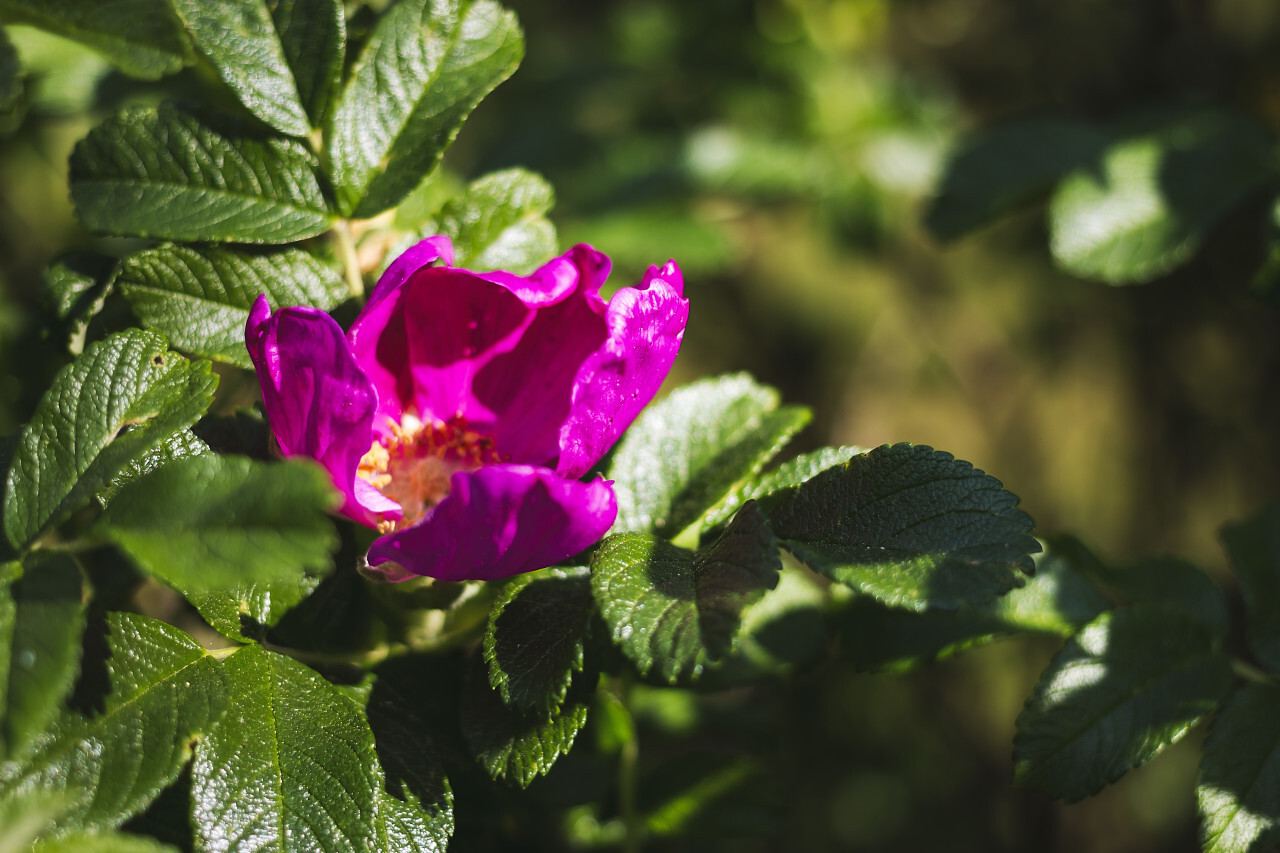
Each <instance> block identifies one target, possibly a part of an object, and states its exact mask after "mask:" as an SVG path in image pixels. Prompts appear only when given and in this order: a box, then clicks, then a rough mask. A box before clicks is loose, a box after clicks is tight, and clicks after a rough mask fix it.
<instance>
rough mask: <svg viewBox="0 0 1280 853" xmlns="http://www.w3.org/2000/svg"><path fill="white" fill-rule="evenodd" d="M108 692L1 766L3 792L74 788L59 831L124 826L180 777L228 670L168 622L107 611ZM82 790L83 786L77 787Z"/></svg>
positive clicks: (219, 705)
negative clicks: (27, 751)
mask: <svg viewBox="0 0 1280 853" xmlns="http://www.w3.org/2000/svg"><path fill="white" fill-rule="evenodd" d="M106 623H107V644H108V646H109V651H108V652H107V653H106V656H105V661H104V660H100V659H99V660H96V661H94V662H93V663H92V664H89V663H86V666H90V665H92V666H93V667H105V669H106V673H107V679H108V682H109V687H108V690H107V692H106V693H105V696H100V697H99V696H91V697H82V701H85V702H88V703H89V704H93V703H95V702H98V701H100V702H101V703H102V704H101V710H100V711H98V712H96V713H91V714H87V715H86V714H84V713H80V712H76V711H69V712H66V713H64V714H63V715H62V716H61V717H60V718H59V719H58V720H57V721H56V722H55V724H54V726H53V727H52V729H50V730H49V731H48V732H47V733H46V734H45V735H44V736H43V737H41V738H40V739H39V741H38V742H37V743H36V745H35V749H34V751H33V752H32V754H31V755H30V756H29V757H27V758H26V759H25V760H23V761H21V762H8V763H6V764H3V765H0V798H5V797H10V796H13V795H14V794H15V793H16V792H19V791H46V792H49V793H51V794H60V793H63V792H67V793H68V794H69V796H71V797H73V799H69V800H68V808H67V810H66V812H65V813H64V814H62V815H61V816H60V817H59V819H58V823H57V828H58V832H59V833H60V834H61V833H68V832H73V831H76V830H99V829H109V828H112V827H115V826H118V825H119V824H120V823H122V822H124V821H125V820H127V819H128V818H129V817H130V816H132V815H134V814H136V813H137V812H139V811H141V810H142V809H143V808H144V807H145V806H146V805H147V803H149V802H150V801H151V800H152V798H154V797H155V796H156V794H157V793H159V791H160V790H161V789H162V788H164V786H165V785H167V784H169V783H170V782H172V781H173V779H174V778H175V777H177V775H178V772H179V771H180V770H181V769H182V766H183V765H184V764H186V763H187V760H188V759H189V758H190V757H191V745H192V741H193V740H194V739H196V738H198V737H199V736H201V735H202V734H204V733H205V732H207V731H209V729H210V728H211V727H212V726H213V724H214V723H215V722H216V721H217V719H218V717H219V716H221V714H222V711H223V709H224V707H225V703H226V695H225V689H224V684H223V678H222V675H221V673H220V672H219V668H218V666H217V664H216V663H215V662H214V660H213V658H211V657H209V656H208V655H207V654H206V653H205V651H204V649H202V648H201V647H200V646H199V644H198V643H196V641H195V640H193V639H191V637H189V636H187V635H186V634H185V633H183V632H182V631H179V630H178V629H177V628H173V627H171V626H169V625H166V624H164V623H163V622H158V621H156V620H154V619H148V618H147V617H145V616H136V615H134V614H130V613H111V614H108V616H107V620H106ZM80 794H82V795H80Z"/></svg>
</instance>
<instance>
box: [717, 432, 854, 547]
mask: <svg viewBox="0 0 1280 853" xmlns="http://www.w3.org/2000/svg"><path fill="white" fill-rule="evenodd" d="M861 453H866V451H865V450H863V449H862V448H860V447H823V448H819V449H818V450H815V451H813V452H811V453H802V454H800V455H799V456H797V457H795V458H794V459H789V460H787V461H786V462H783V463H782V464H781V465H779V466H778V467H777V468H774V469H773V470H772V471H766V472H765V473H763V474H761V475H760V477H759V478H758V479H756V480H755V481H754V482H746V483H743V484H742V485H741V486H740V487H739V488H735V489H734V490H733V492H732V493H731V494H730V495H729V497H728V498H726V499H725V500H723V501H721V502H720V503H719V504H718V505H717V506H716V508H715V509H714V510H712V511H711V512H709V513H708V514H707V518H706V522H705V525H706V527H707V528H712V527H715V526H717V525H720V524H723V523H724V522H726V521H728V520H729V519H730V518H732V517H733V514H734V513H735V512H737V511H738V507H740V506H742V504H743V503H745V502H746V501H748V500H759V499H760V498H764V497H767V496H769V495H771V494H773V493H774V492H780V491H782V490H783V489H785V488H788V487H789V486H798V485H800V484H801V483H803V482H804V481H805V480H809V479H811V478H813V477H815V476H817V475H818V474H820V473H822V472H823V471H825V470H827V469H828V468H834V467H835V466H836V465H839V464H840V463H841V462H848V461H849V459H850V458H851V457H853V456H857V455H859V454H861Z"/></svg>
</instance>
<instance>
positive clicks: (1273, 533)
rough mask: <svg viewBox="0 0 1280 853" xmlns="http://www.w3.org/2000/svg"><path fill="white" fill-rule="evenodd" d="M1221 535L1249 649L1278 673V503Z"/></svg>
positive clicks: (1279, 573)
mask: <svg viewBox="0 0 1280 853" xmlns="http://www.w3.org/2000/svg"><path fill="white" fill-rule="evenodd" d="M1221 535H1222V541H1223V542H1224V543H1225V544H1226V546H1227V552H1228V553H1229V554H1230V555H1231V562H1232V564H1233V565H1234V566H1235V569H1236V577H1237V578H1239V580H1240V592H1241V593H1242V594H1243V595H1244V603H1245V607H1247V608H1248V622H1247V625H1248V629H1249V648H1250V650H1251V651H1252V652H1253V655H1254V657H1256V658H1257V659H1258V661H1259V662H1260V663H1262V664H1263V665H1264V666H1266V667H1268V668H1269V669H1270V670H1271V671H1272V672H1278V673H1280V503H1273V504H1270V505H1269V506H1268V507H1267V508H1266V509H1264V510H1263V511H1262V512H1261V513H1259V514H1258V515H1256V516H1254V517H1253V518H1251V519H1249V520H1248V521H1244V522H1240V523H1238V524H1229V525H1227V526H1226V527H1224V528H1222V534H1221Z"/></svg>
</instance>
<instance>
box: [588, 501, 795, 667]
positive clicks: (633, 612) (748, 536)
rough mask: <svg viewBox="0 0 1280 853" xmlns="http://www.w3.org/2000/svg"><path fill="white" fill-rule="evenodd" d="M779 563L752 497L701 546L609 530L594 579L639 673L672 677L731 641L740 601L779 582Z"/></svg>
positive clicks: (714, 656) (607, 617)
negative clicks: (689, 548) (714, 537)
mask: <svg viewBox="0 0 1280 853" xmlns="http://www.w3.org/2000/svg"><path fill="white" fill-rule="evenodd" d="M781 566H782V563H781V560H780V559H779V557H778V550H777V547H776V545H775V544H774V540H773V534H772V533H770V531H769V524H768V522H766V521H765V519H764V516H763V515H762V514H761V513H760V509H759V507H758V505H757V504H755V503H748V504H747V505H746V506H744V507H743V508H742V509H741V510H740V511H739V512H738V514H737V515H736V516H734V519H733V521H732V522H730V524H729V526H728V527H727V528H726V529H725V531H724V533H722V534H721V535H720V537H719V538H718V539H717V540H716V541H715V542H714V543H713V544H712V545H711V546H710V547H708V548H706V549H704V550H700V551H698V552H697V553H696V554H695V553H694V552H692V551H686V550H685V549H683V548H677V547H676V546H674V545H672V544H670V543H669V542H667V541H666V540H664V539H661V538H659V537H656V536H652V535H648V534H641V533H623V534H616V535H613V536H610V537H609V538H608V539H606V540H604V542H603V543H601V545H600V547H599V548H598V549H597V550H596V553H595V556H594V557H593V558H592V561H591V586H592V592H593V593H594V595H595V598H596V603H597V605H598V606H599V607H600V614H601V616H603V617H604V621H605V624H607V625H608V626H609V630H610V632H611V633H612V636H613V639H614V641H615V642H616V643H618V645H619V646H621V648H622V650H623V652H625V653H626V655H627V657H629V658H630V659H631V660H632V661H633V662H634V663H635V665H636V667H637V668H638V669H639V670H640V672H641V674H642V675H647V674H649V673H650V672H651V671H652V672H654V673H655V674H656V675H657V676H659V677H660V678H662V679H664V680H666V681H668V682H670V683H675V682H677V681H679V680H682V679H683V680H691V679H696V678H698V677H699V676H701V674H702V671H703V669H704V668H705V667H706V665H707V663H708V662H709V661H712V660H718V659H720V658H723V657H725V656H726V655H727V654H728V653H729V652H730V651H731V650H732V649H733V646H734V642H735V640H736V639H737V634H738V629H739V628H740V626H741V620H742V611H743V609H744V608H745V607H746V606H747V605H748V604H750V603H751V602H753V601H756V600H758V599H759V598H760V597H761V596H762V595H763V594H764V593H765V591H766V590H769V589H772V588H773V587H774V586H775V585H776V584H777V582H778V572H779V570H780V569H781Z"/></svg>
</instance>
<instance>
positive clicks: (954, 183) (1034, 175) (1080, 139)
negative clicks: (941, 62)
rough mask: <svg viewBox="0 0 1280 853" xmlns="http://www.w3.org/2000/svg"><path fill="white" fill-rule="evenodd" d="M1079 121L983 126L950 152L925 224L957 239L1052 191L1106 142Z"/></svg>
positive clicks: (1035, 120) (1053, 119)
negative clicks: (1063, 178)
mask: <svg viewBox="0 0 1280 853" xmlns="http://www.w3.org/2000/svg"><path fill="white" fill-rule="evenodd" d="M1106 141H1107V137H1106V135H1105V134H1103V133H1102V132H1100V131H1098V130H1095V129H1094V128H1091V127H1089V126H1088V125H1086V124H1083V123H1081V122H1078V121H1073V120H1071V119H1068V118H1060V117H1049V116H1046V117H1041V118H1031V119H1023V120H1020V121H1011V122H1008V123H1006V124H1001V125H995V126H993V127H989V128H984V129H983V130H981V131H979V132H978V133H975V134H974V135H973V136H971V137H969V138H967V139H965V140H963V141H962V142H961V143H960V146H959V147H958V149H957V150H956V152H955V153H954V154H952V155H951V158H950V160H949V162H948V163H947V165H946V169H945V171H944V173H943V176H942V180H941V181H940V182H939V185H938V189H937V194H936V195H935V196H934V198H933V200H932V201H931V202H930V204H929V209H928V211H926V213H925V216H924V224H925V227H927V228H928V229H929V230H930V231H931V232H933V235H934V236H935V237H937V238H938V239H939V240H954V239H955V238H957V237H961V236H963V235H965V234H968V233H969V232H970V231H974V230H976V229H978V228H981V227H982V226H984V225H987V224H989V223H991V222H994V221H995V220H996V219H999V218H1000V217H1001V216H1004V215H1005V214H1008V213H1012V212H1013V211H1015V210H1017V209H1018V208H1019V207H1021V206H1022V205H1024V204H1028V203H1030V202H1034V201H1036V200H1037V199H1038V198H1040V197H1042V196H1045V195H1047V194H1048V192H1049V190H1050V189H1052V188H1053V185H1054V184H1055V183H1057V182H1058V180H1059V179H1060V178H1061V177H1062V176H1063V175H1065V174H1067V173H1068V172H1070V171H1072V170H1073V169H1075V168H1077V167H1078V166H1082V165H1084V164H1085V163H1086V162H1088V161H1089V160H1090V159H1092V158H1093V157H1094V156H1095V155H1096V154H1097V152H1098V151H1099V150H1101V149H1102V147H1103V146H1104V145H1105V144H1106Z"/></svg>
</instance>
